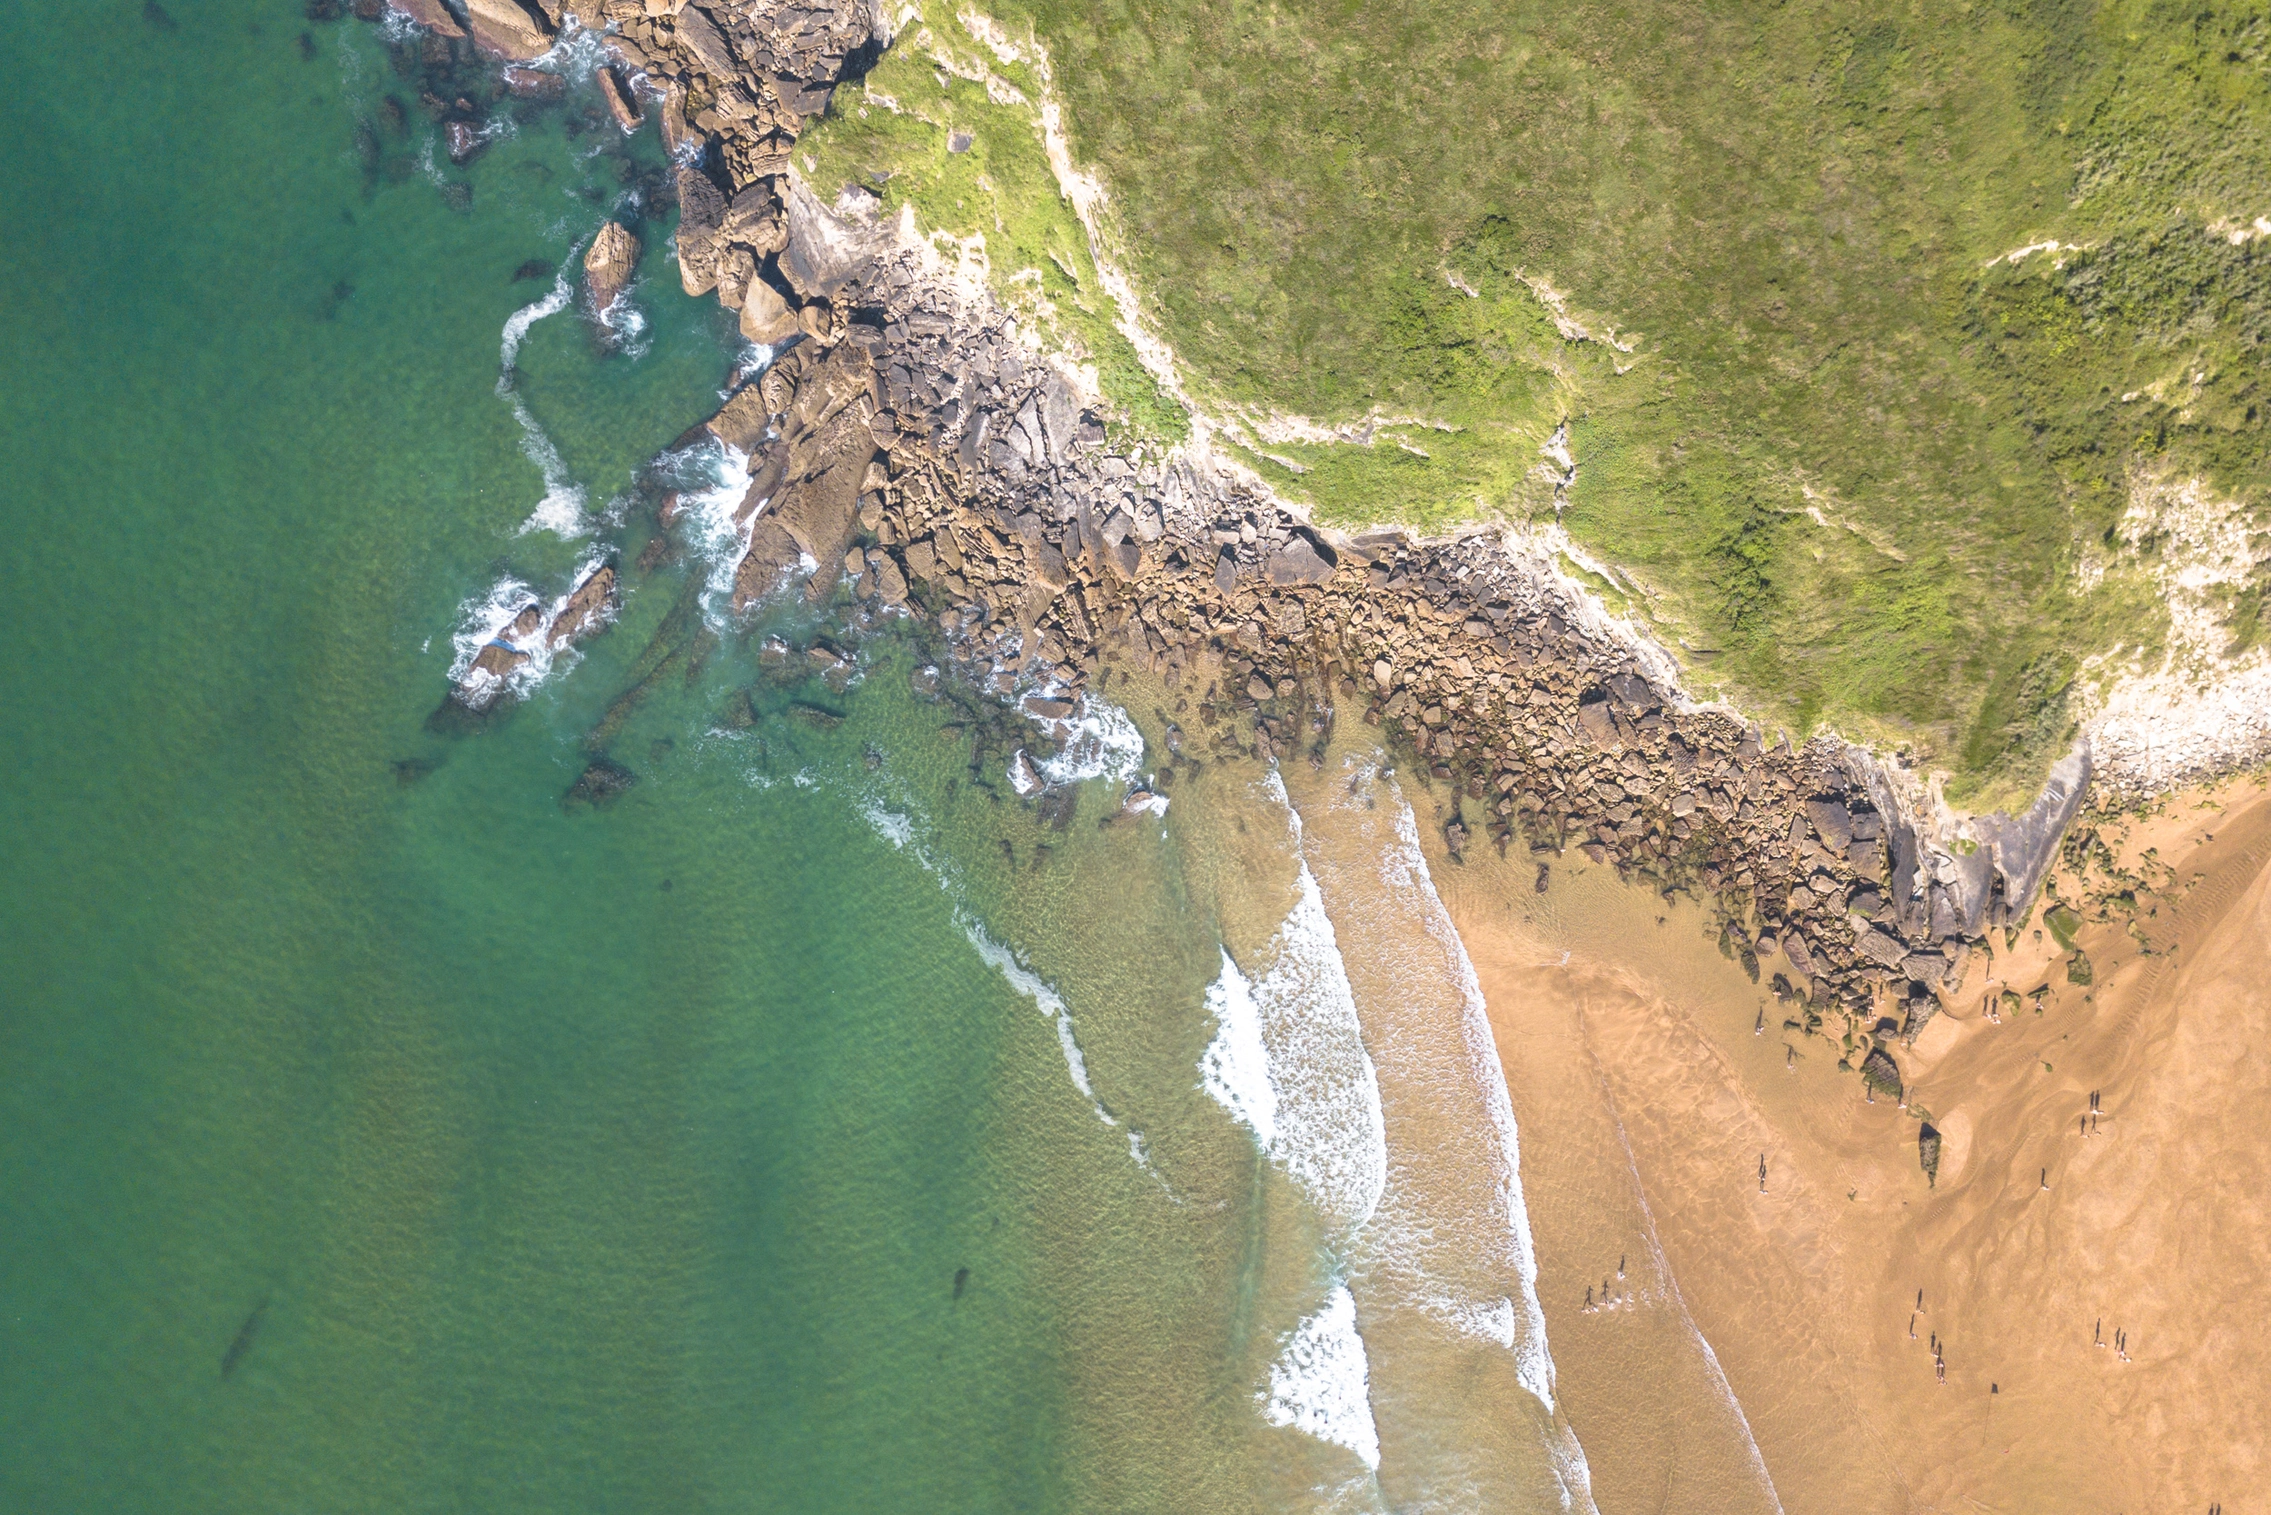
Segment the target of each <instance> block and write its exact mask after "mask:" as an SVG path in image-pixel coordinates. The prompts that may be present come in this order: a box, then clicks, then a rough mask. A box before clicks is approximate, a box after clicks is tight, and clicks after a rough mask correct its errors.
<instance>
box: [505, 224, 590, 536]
mask: <svg viewBox="0 0 2271 1515" xmlns="http://www.w3.org/2000/svg"><path fill="white" fill-rule="evenodd" d="M574 261H575V257H574V254H573V253H571V254H570V256H569V257H568V258H567V259H565V260H564V261H562V263H561V264H560V271H559V272H558V273H557V274H555V275H553V277H552V288H551V290H550V291H549V292H548V293H547V294H545V295H544V297H543V298H542V299H539V300H532V301H530V302H529V303H528V304H526V305H523V306H522V307H521V308H520V309H518V310H516V311H514V312H513V313H512V314H511V315H510V316H508V317H506V319H505V330H504V339H503V341H502V342H501V344H500V345H499V352H498V371H497V395H498V397H499V398H500V399H502V400H504V401H505V402H506V403H507V404H509V405H510V406H512V408H513V419H514V420H516V421H518V422H520V450H521V454H522V456H524V457H526V458H527V459H528V461H530V462H531V463H534V464H535V465H536V467H537V469H538V471H539V472H541V473H542V474H543V475H544V498H543V499H541V500H539V501H537V502H536V508H535V510H533V511H531V512H530V513H529V517H528V519H527V520H525V521H523V522H522V523H521V527H520V529H521V534H522V535H523V536H525V535H527V534H528V533H529V532H532V531H549V532H551V533H553V534H554V535H555V536H561V537H579V536H582V535H583V533H584V530H585V526H584V491H583V486H582V485H580V484H578V483H577V482H576V481H575V476H574V475H572V474H570V473H569V472H568V465H567V463H566V462H565V461H564V460H563V459H562V458H561V456H560V450H559V449H558V448H557V447H554V446H553V445H552V439H551V438H550V437H548V436H546V435H545V434H544V428H543V427H541V426H539V425H537V424H536V417H535V416H533V415H531V414H530V413H529V409H528V405H527V404H526V402H524V401H523V400H522V399H521V397H520V391H519V388H518V381H517V377H516V375H515V372H514V369H515V365H516V364H518V363H519V361H520V345H521V343H522V342H523V341H524V340H526V338H527V336H528V332H529V328H530V327H532V326H534V325H535V324H536V323H537V322H539V321H541V320H543V319H545V318H546V317H547V316H553V315H557V314H559V313H560V312H561V311H563V310H566V309H567V308H568V306H569V304H570V303H572V302H573V300H574V298H575V295H574V292H573V291H572V290H571V289H570V288H569V285H568V269H569V267H570V265H572V264H573V263H574Z"/></svg>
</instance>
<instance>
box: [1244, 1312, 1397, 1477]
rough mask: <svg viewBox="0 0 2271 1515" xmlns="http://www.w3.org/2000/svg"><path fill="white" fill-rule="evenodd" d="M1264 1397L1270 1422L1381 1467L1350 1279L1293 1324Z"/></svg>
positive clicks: (1368, 1368) (1368, 1371) (1368, 1374)
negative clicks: (1338, 1447) (1343, 1449)
mask: <svg viewBox="0 0 2271 1515" xmlns="http://www.w3.org/2000/svg"><path fill="white" fill-rule="evenodd" d="M1261 1398H1262V1414H1263V1416H1264V1417H1265V1418H1267V1419H1268V1421H1269V1422H1270V1424H1272V1425H1277V1426H1291V1427H1293V1428H1294V1429H1295V1430H1298V1431H1303V1432H1306V1433H1307V1434H1309V1435H1311V1436H1314V1437H1316V1438H1317V1439H1318V1440H1319V1441H1329V1442H1332V1443H1333V1444H1334V1445H1336V1446H1343V1447H1346V1448H1348V1449H1349V1450H1350V1451H1351V1452H1354V1453H1355V1454H1356V1455H1357V1456H1358V1457H1359V1458H1361V1459H1363V1462H1364V1465H1365V1466H1366V1467H1368V1468H1371V1469H1373V1470H1374V1471H1378V1469H1379V1467H1380V1431H1379V1428H1378V1427H1377V1426H1376V1425H1375V1424H1374V1423H1373V1420H1372V1375H1371V1366H1370V1364H1369V1363H1368V1362H1367V1361H1366V1359H1365V1355H1364V1338H1363V1337H1362V1336H1361V1335H1359V1334H1358V1332H1357V1329H1356V1297H1355V1296H1354V1295H1352V1294H1350V1293H1349V1291H1348V1285H1346V1284H1336V1285H1334V1287H1333V1291H1332V1293H1330V1294H1328V1295H1326V1296H1325V1302H1324V1304H1323V1305H1322V1306H1320V1307H1319V1308H1318V1310H1317V1313H1316V1314H1314V1315H1312V1316H1310V1317H1309V1318H1308V1319H1307V1320H1305V1321H1303V1322H1302V1323H1301V1324H1300V1325H1299V1326H1298V1327H1296V1328H1295V1330H1294V1332H1293V1335H1292V1336H1291V1337H1290V1338H1289V1339H1288V1340H1287V1342H1286V1344H1285V1349H1284V1350H1283V1351H1282V1352H1280V1353H1279V1354H1278V1357H1277V1361H1276V1362H1273V1363H1271V1364H1270V1386H1269V1389H1268V1391H1267V1392H1266V1393H1264V1394H1263V1395H1262V1397H1261Z"/></svg>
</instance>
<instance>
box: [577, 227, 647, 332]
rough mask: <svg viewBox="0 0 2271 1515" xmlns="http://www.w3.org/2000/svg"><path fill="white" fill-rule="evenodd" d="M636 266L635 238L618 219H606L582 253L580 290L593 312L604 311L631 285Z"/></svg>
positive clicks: (636, 241)
mask: <svg viewBox="0 0 2271 1515" xmlns="http://www.w3.org/2000/svg"><path fill="white" fill-rule="evenodd" d="M638 267H639V239H638V238H637V237H634V236H632V235H631V233H630V230H629V228H627V227H625V226H624V225H623V223H622V222H620V221H609V222H607V223H605V224H604V225H602V226H601V227H600V228H599V234H598V235H597V236H595V237H593V238H592V239H591V247H590V249H589V250H588V251H586V252H585V253H584V293H585V296H586V298H587V299H589V301H590V302H591V310H592V313H593V314H594V315H600V314H602V313H604V312H605V311H606V310H607V308H608V307H609V306H610V305H613V304H614V303H615V301H616V298H617V296H619V295H621V294H622V293H623V291H624V290H626V289H628V288H630V287H631V276H632V275H633V274H634V273H636V272H637V271H638Z"/></svg>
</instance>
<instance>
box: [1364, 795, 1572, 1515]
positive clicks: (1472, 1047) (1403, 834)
mask: <svg viewBox="0 0 2271 1515" xmlns="http://www.w3.org/2000/svg"><path fill="white" fill-rule="evenodd" d="M1387 782H1388V786H1389V790H1390V792H1391V793H1392V794H1394V796H1395V799H1396V815H1395V828H1396V846H1395V849H1394V850H1393V851H1392V852H1390V853H1388V854H1386V855H1384V856H1383V857H1382V858H1381V860H1380V872H1381V879H1382V881H1383V882H1384V883H1386V884H1387V885H1388V886H1389V887H1390V888H1391V889H1396V888H1410V889H1414V890H1416V892H1417V894H1418V896H1419V899H1420V904H1421V910H1420V919H1421V922H1422V924H1423V925H1424V926H1425V927H1426V930H1427V934H1428V935H1429V936H1431V937H1433V938H1434V939H1435V941H1436V943H1437V945H1438V946H1440V947H1441V948H1442V949H1443V951H1444V954H1445V956H1446V957H1448V958H1449V960H1450V962H1451V964H1452V966H1453V969H1454V971H1455V972H1456V974H1457V977H1458V984H1459V997H1460V1002H1461V1006H1460V1016H1459V1036H1460V1040H1461V1041H1462V1042H1463V1043H1464V1045H1465V1047H1466V1052H1467V1059H1468V1065H1469V1069H1470V1073H1471V1076H1472V1077H1473V1078H1474V1080H1475V1081H1476V1083H1477V1085H1478V1086H1479V1088H1480V1090H1481V1093H1482V1098H1483V1106H1484V1108H1485V1109H1486V1110H1487V1111H1488V1112H1489V1118H1490V1125H1491V1131H1492V1134H1493V1135H1494V1136H1495V1137H1496V1142H1495V1144H1494V1145H1495V1151H1494V1152H1493V1159H1494V1166H1495V1168H1496V1170H1497V1171H1496V1173H1495V1175H1494V1176H1495V1178H1496V1179H1497V1183H1498V1191H1499V1199H1500V1203H1501V1204H1503V1205H1504V1206H1505V1210H1506V1224H1507V1232H1508V1235H1507V1241H1508V1242H1509V1243H1510V1250H1511V1253H1512V1255H1511V1257H1510V1259H1509V1261H1510V1262H1511V1263H1512V1266H1513V1271H1514V1276H1515V1280H1516V1283H1517V1286H1518V1294H1519V1298H1515V1297H1512V1296H1505V1297H1502V1298H1501V1299H1500V1300H1497V1301H1491V1302H1489V1304H1488V1305H1487V1306H1485V1307H1484V1308H1482V1309H1479V1310H1478V1309H1475V1308H1473V1307H1472V1306H1471V1305H1469V1306H1466V1307H1455V1308H1453V1309H1451V1310H1441V1309H1440V1307H1439V1309H1438V1313H1440V1314H1442V1315H1443V1316H1444V1317H1446V1318H1447V1319H1448V1320H1449V1321H1450V1322H1451V1323H1452V1324H1454V1325H1457V1326H1460V1327H1462V1328H1464V1329H1467V1330H1469V1331H1474V1332H1475V1334H1480V1335H1486V1336H1488V1337H1489V1338H1490V1339H1493V1340H1496V1341H1499V1342H1500V1343H1501V1344H1503V1345H1504V1346H1506V1347H1507V1349H1508V1350H1510V1351H1511V1352H1512V1353H1513V1354H1514V1376H1515V1379H1516V1381H1517V1382H1519V1383H1520V1384H1521V1385H1522V1387H1523V1388H1525V1389H1527V1390H1528V1391H1529V1392H1530V1393H1531V1394H1533V1395H1535V1396H1537V1400H1538V1403H1539V1404H1541V1405H1543V1406H1544V1407H1545V1411H1546V1414H1547V1415H1548V1416H1549V1417H1551V1416H1557V1415H1558V1412H1557V1410H1556V1407H1555V1396H1554V1368H1553V1350H1552V1347H1551V1345H1550V1344H1549V1343H1548V1341H1547V1338H1546V1315H1545V1307H1544V1306H1543V1305H1542V1304H1541V1303H1540V1302H1539V1299H1538V1255H1537V1246H1536V1242H1535V1240H1534V1238H1533V1236H1532V1234H1531V1231H1530V1211H1529V1205H1528V1203H1527V1202H1526V1200H1525V1199H1524V1197H1523V1193H1522V1176H1521V1164H1522V1140H1521V1133H1520V1130H1519V1129H1518V1128H1517V1126H1516V1125H1515V1121H1514V1100H1513V1097H1512V1096H1511V1095H1510V1094H1509V1093H1508V1092H1507V1088H1506V1068H1505V1065H1504V1064H1503V1063H1502V1062H1500V1061H1499V1056H1498V1042H1497V1038H1495V1037H1494V1036H1493V1035H1492V1034H1491V1029H1490V1014H1489V1007H1488V1005H1487V1004H1486V1003H1485V1002H1484V1000H1483V993H1482V982H1481V980H1480V979H1478V978H1477V977H1476V976H1475V965H1474V960H1473V959H1472V958H1470V957H1469V956H1468V955H1467V944H1466V943H1465V942H1463V941H1461V940H1460V939H1459V932H1458V928H1457V926H1456V925H1454V924H1453V922H1452V920H1451V912H1450V911H1449V910H1448V909H1446V908H1445V907H1444V904H1443V898H1442V896H1441V895H1440V894H1438V893H1437V892H1436V889H1435V878H1434V875H1433V874H1432V873H1431V872H1430V871H1429V869H1428V866H1427V854H1426V853H1425V852H1424V851H1423V850H1422V849H1421V847H1420V841H1419V823H1418V821H1417V819H1416V818H1415V817H1414V816H1413V814H1412V808H1411V803H1410V801H1409V800H1408V799H1406V798H1405V796H1404V792H1403V786H1402V785H1400V784H1398V783H1396V782H1395V780H1394V779H1393V778H1389V779H1388V780H1387ZM1399 875H1400V876H1399ZM1478 1326H1480V1327H1483V1328H1484V1329H1482V1330H1480V1331H1476V1328H1477V1327H1478ZM1517 1326H1519V1327H1520V1329H1519V1330H1517V1329H1516V1327H1517ZM1501 1333H1503V1334H1501ZM1546 1448H1547V1453H1548V1455H1549V1456H1551V1457H1552V1458H1553V1460H1554V1465H1555V1472H1556V1475H1557V1476H1558V1477H1559V1479H1560V1481H1561V1484H1562V1489H1563V1493H1564V1496H1565V1497H1566V1496H1567V1495H1568V1494H1569V1493H1570V1492H1571V1491H1572V1490H1574V1491H1575V1492H1576V1493H1577V1495H1578V1496H1579V1497H1580V1499H1581V1500H1582V1502H1583V1504H1584V1505H1585V1506H1586V1507H1588V1508H1589V1507H1591V1505H1592V1489H1593V1470H1592V1465H1591V1464H1590V1463H1589V1462H1588V1461H1587V1460H1586V1457H1585V1448H1584V1446H1583V1444H1582V1443H1580V1442H1579V1441H1578V1439H1577V1433H1576V1432H1575V1431H1574V1430H1573V1429H1571V1428H1570V1427H1569V1426H1568V1424H1567V1423H1566V1422H1561V1421H1558V1420H1557V1422H1556V1425H1555V1431H1554V1434H1549V1435H1548V1437H1547V1439H1546Z"/></svg>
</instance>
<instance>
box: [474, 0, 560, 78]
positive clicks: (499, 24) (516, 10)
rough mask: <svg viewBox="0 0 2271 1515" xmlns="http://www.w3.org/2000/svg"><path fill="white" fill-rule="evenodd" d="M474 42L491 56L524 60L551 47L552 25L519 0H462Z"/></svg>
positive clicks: (542, 54)
mask: <svg viewBox="0 0 2271 1515" xmlns="http://www.w3.org/2000/svg"><path fill="white" fill-rule="evenodd" d="M465 19H466V20H467V21H468V22H470V23H472V27H473V44H474V46H476V47H478V48H480V49H481V50H482V51H483V52H485V53H488V54H489V55H490V56H492V57H497V58H504V59H508V60H510V61H512V62H515V63H525V62H527V61H528V60H529V59H531V58H541V57H543V56H544V54H545V53H547V52H549V51H551V48H552V27H551V24H550V23H549V22H547V21H546V20H545V19H544V17H543V16H542V15H541V14H540V13H538V12H537V11H535V10H532V9H530V8H529V7H528V6H525V5H522V4H521V3H520V0H465Z"/></svg>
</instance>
